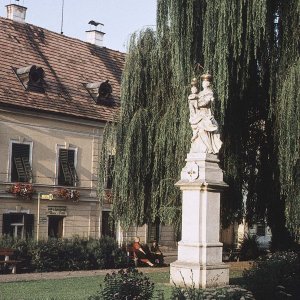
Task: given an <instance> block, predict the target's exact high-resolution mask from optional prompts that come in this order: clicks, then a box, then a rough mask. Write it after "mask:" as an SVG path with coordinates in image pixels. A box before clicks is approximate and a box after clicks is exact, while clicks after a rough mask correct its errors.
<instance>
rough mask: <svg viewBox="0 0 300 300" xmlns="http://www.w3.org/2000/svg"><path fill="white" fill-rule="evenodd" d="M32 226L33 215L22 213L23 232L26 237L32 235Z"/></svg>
mask: <svg viewBox="0 0 300 300" xmlns="http://www.w3.org/2000/svg"><path fill="white" fill-rule="evenodd" d="M33 228H34V215H33V214H25V215H24V232H25V237H26V238H31V237H32V236H33Z"/></svg>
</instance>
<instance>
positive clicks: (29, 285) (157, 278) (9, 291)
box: [0, 271, 241, 300]
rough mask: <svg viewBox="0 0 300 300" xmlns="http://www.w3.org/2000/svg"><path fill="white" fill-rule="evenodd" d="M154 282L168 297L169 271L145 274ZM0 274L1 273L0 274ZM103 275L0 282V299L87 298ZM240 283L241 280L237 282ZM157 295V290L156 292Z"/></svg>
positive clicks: (233, 280)
mask: <svg viewBox="0 0 300 300" xmlns="http://www.w3.org/2000/svg"><path fill="white" fill-rule="evenodd" d="M145 275H146V276H148V277H150V279H151V280H152V282H154V283H155V289H156V291H160V290H163V291H164V297H165V299H170V295H171V286H170V285H169V273H149V274H145ZM0 276H1V275H0ZM240 277H241V272H239V271H235V272H234V273H231V274H230V281H231V283H235V284H238V282H239V280H240V279H241V278H240ZM103 280H104V276H93V277H79V278H66V279H59V280H56V279H51V280H50V279H49V280H39V281H22V282H11V283H0V300H21V299H22V300H29V299H30V300H33V299H35V300H46V299H48V300H50V299H52V300H54V299H55V300H67V299H68V300H79V299H87V298H88V296H90V295H93V294H95V293H96V292H97V290H98V289H99V284H100V283H102V282H103ZM239 283H241V282H239ZM156 295H157V292H156Z"/></svg>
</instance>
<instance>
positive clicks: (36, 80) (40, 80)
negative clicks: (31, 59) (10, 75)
mask: <svg viewBox="0 0 300 300" xmlns="http://www.w3.org/2000/svg"><path fill="white" fill-rule="evenodd" d="M14 71H15V73H16V75H17V76H18V79H19V80H20V82H21V83H22V85H23V86H24V88H25V90H26V91H31V92H38V93H44V92H45V88H44V85H45V81H44V77H45V72H44V70H43V68H41V67H37V66H35V65H30V66H27V67H22V68H18V69H14Z"/></svg>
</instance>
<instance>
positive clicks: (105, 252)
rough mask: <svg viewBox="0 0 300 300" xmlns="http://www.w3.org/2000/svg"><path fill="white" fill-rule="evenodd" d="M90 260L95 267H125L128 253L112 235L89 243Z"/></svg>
mask: <svg viewBox="0 0 300 300" xmlns="http://www.w3.org/2000/svg"><path fill="white" fill-rule="evenodd" d="M87 248H88V252H89V260H90V263H91V265H92V266H93V268H94V269H113V268H124V267H126V264H127V256H126V253H125V252H123V251H122V250H121V249H120V248H119V247H118V244H117V242H116V241H115V240H114V239H113V238H111V237H102V238H101V239H99V240H92V241H89V243H88V246H87Z"/></svg>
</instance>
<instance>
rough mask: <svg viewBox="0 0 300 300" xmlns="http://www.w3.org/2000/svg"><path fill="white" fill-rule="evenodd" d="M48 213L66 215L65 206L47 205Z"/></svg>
mask: <svg viewBox="0 0 300 300" xmlns="http://www.w3.org/2000/svg"><path fill="white" fill-rule="evenodd" d="M48 215H51V216H53V215H54V216H66V215H67V207H66V206H48Z"/></svg>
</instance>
